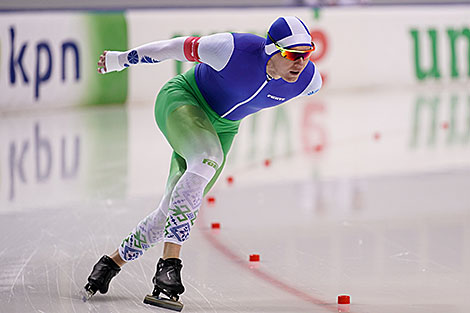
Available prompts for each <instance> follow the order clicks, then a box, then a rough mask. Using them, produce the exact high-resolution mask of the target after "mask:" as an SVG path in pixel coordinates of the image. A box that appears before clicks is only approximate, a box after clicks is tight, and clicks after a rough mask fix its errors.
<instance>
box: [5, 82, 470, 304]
mask: <svg viewBox="0 0 470 313" xmlns="http://www.w3.org/2000/svg"><path fill="white" fill-rule="evenodd" d="M288 106H291V107H289V109H287V107H288ZM0 153H1V155H0V162H1V163H0V235H1V242H2V244H1V246H0V264H1V265H0V312H5V313H14V312H21V313H25V312H40V313H41V312H47V313H49V312H51V313H52V312H100V313H106V312H109V313H111V312H112V313H119V312H123V313H124V312H133V313H136V312H169V311H166V310H163V309H159V308H156V307H151V306H148V305H145V304H143V303H142V300H143V298H144V296H145V295H146V294H147V293H150V292H151V290H152V283H151V278H152V276H153V274H154V271H155V264H156V261H157V260H158V258H159V257H160V253H161V246H160V245H159V246H157V247H155V248H153V249H151V250H149V251H147V252H146V254H145V255H144V256H143V257H141V258H140V259H139V260H137V261H134V262H132V263H130V264H127V265H125V267H124V268H123V270H122V271H121V273H120V274H119V275H118V276H117V277H116V278H115V279H114V280H113V281H112V283H111V287H110V291H109V292H108V293H107V294H106V295H99V294H98V295H96V296H95V297H94V298H93V299H92V300H91V301H89V302H87V303H83V302H82V301H81V300H80V298H79V296H78V291H79V290H80V289H81V288H82V287H83V286H84V285H85V283H86V278H87V276H88V275H89V273H90V271H91V268H92V266H93V264H94V263H95V262H96V261H97V260H98V259H99V258H100V257H101V256H102V255H103V254H109V253H111V252H113V251H114V250H115V249H116V248H117V246H118V245H119V244H120V242H121V240H122V239H123V238H124V237H125V236H126V235H127V234H128V233H129V232H130V230H131V229H132V228H133V227H134V226H135V225H136V224H137V223H138V221H139V220H140V219H141V218H143V217H144V216H146V215H147V214H148V213H150V212H151V211H152V210H153V209H154V208H155V207H156V205H157V204H158V202H159V198H160V196H161V193H162V190H163V186H164V182H165V179H166V175H167V173H166V172H167V169H168V163H169V155H170V150H169V148H168V147H167V145H166V143H165V140H164V138H163V136H162V135H161V134H160V133H159V131H158V129H157V128H156V126H155V124H154V121H153V117H152V107H151V105H150V106H149V105H148V104H146V105H133V106H130V107H129V108H119V107H109V108H99V109H97V108H85V109H80V110H75V109H74V110H62V111H49V112H35V113H34V114H32V113H27V114H26V113H23V114H21V113H15V114H6V115H2V116H0ZM266 161H268V162H266ZM267 164H268V165H269V166H266V165H267ZM228 177H233V183H232V184H229V183H228V181H227V178H228ZM469 190H470V94H469V93H468V89H466V88H462V89H460V90H455V91H442V92H439V91H430V90H424V89H423V90H422V91H419V90H418V91H416V90H415V91H413V92H406V93H405V92H400V93H397V92H387V93H378V92H373V93H371V92H368V93H357V94H351V93H349V94H347V96H345V95H343V94H321V95H319V96H318V97H312V99H308V100H306V101H305V102H291V103H289V104H287V105H286V106H284V107H280V108H277V109H273V110H267V111H265V112H261V114H257V115H256V116H254V117H252V118H250V119H248V120H246V121H244V122H243V123H242V128H241V131H240V134H239V136H238V138H237V139H236V141H235V145H234V148H233V150H232V152H231V155H230V157H229V165H228V166H227V168H226V169H225V171H224V173H223V175H222V176H221V178H220V180H219V182H218V184H217V185H216V187H215V188H214V189H213V190H212V191H211V193H210V194H209V196H211V197H214V198H215V203H213V204H210V203H208V202H207V201H205V202H204V206H203V208H202V209H201V213H200V215H199V217H198V221H197V224H196V225H197V227H196V228H195V229H193V231H192V233H191V238H190V240H189V241H188V242H187V243H186V244H185V246H184V249H183V255H182V258H183V265H184V267H183V282H184V284H185V287H186V292H185V293H184V294H183V296H182V302H183V303H184V305H185V307H184V310H183V312H186V313H191V312H210V313H212V312H214V313H215V312H219V313H222V312H257V313H264V312H279V313H281V312H282V313H290V312H318V313H321V312H337V311H338V310H337V305H336V297H337V295H338V294H349V295H351V302H352V305H351V308H350V310H351V312H354V313H356V312H357V313H418V312H419V313H442V312H448V313H464V312H465V313H466V312H467V311H468V304H467V303H468V296H469V293H470V192H469ZM214 222H218V223H220V224H221V228H220V230H213V229H211V227H210V226H211V223H214ZM250 254H259V255H260V258H261V261H260V262H258V263H250V262H248V256H249V255H250Z"/></svg>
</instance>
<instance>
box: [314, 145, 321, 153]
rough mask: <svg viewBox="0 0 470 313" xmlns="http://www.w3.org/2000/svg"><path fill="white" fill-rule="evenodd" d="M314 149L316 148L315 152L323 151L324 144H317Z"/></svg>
mask: <svg viewBox="0 0 470 313" xmlns="http://www.w3.org/2000/svg"><path fill="white" fill-rule="evenodd" d="M314 150H315V152H322V151H323V145H316V146H315V148H314Z"/></svg>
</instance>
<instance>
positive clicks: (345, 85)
mask: <svg viewBox="0 0 470 313" xmlns="http://www.w3.org/2000/svg"><path fill="white" fill-rule="evenodd" d="M280 15H295V16H298V17H300V18H301V19H303V20H304V21H305V22H306V24H307V25H308V26H309V27H310V31H311V34H312V39H313V41H314V42H315V43H316V46H317V51H316V52H315V53H314V54H313V55H312V61H314V62H315V63H316V65H317V67H318V69H319V71H320V73H321V74H322V77H323V81H324V84H323V88H322V90H321V92H325V91H328V90H333V91H334V90H339V91H346V92H347V91H356V90H372V89H395V88H414V87H420V86H431V87H433V88H446V87H447V86H450V85H452V86H453V85H464V86H469V84H470V57H469V54H470V48H469V47H470V21H469V19H468V16H470V7H469V6H465V5H453V6H392V7H336V8H335V7H328V8H324V9H321V10H319V9H310V8H305V7H298V8H296V7H289V8H276V7H273V8H254V9H249V10H248V9H242V8H230V9H229V8H226V9H220V8H219V9H212V10H192V9H175V10H170V9H165V10H158V9H155V10H128V11H125V12H67V11H54V12H47V11H41V12H29V13H26V12H25V13H21V12H17V13H0V25H1V26H2V32H1V37H0V43H1V45H0V49H1V54H0V55H1V58H0V92H1V94H2V97H1V98H0V112H3V111H11V110H22V109H41V108H54V107H63V106H83V105H100V104H109V103H118V104H123V103H126V102H127V103H142V102H143V103H147V104H148V105H149V106H150V105H152V104H153V102H154V99H155V95H156V94H157V92H158V90H159V89H160V88H161V86H163V84H164V83H165V82H166V81H168V80H169V79H170V78H171V77H173V76H174V75H176V74H178V73H181V72H184V71H186V70H187V69H189V68H190V67H191V66H193V65H194V64H193V63H181V62H177V61H165V62H162V63H159V64H157V65H145V66H138V67H135V68H132V69H130V70H125V71H122V72H119V73H110V74H107V75H103V76H101V75H98V73H97V72H96V62H97V59H98V56H99V54H100V53H101V52H102V50H104V49H109V50H120V51H122V50H127V49H128V48H130V47H136V46H139V45H141V44H144V43H148V42H151V41H156V40H164V39H168V38H173V37H176V36H203V35H209V34H213V33H217V32H226V31H230V32H250V33H254V34H257V35H260V36H265V32H266V29H267V28H268V26H269V25H270V23H271V22H272V21H273V20H274V19H275V18H277V17H278V16H280Z"/></svg>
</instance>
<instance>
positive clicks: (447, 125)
mask: <svg viewBox="0 0 470 313" xmlns="http://www.w3.org/2000/svg"><path fill="white" fill-rule="evenodd" d="M441 127H442V129H448V128H449V123H447V122H443V123H442V124H441Z"/></svg>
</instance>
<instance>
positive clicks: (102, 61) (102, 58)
mask: <svg viewBox="0 0 470 313" xmlns="http://www.w3.org/2000/svg"><path fill="white" fill-rule="evenodd" d="M106 53H108V51H106V50H105V51H103V53H102V54H101V55H100V59H99V60H98V73H100V74H106V73H107V70H106Z"/></svg>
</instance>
